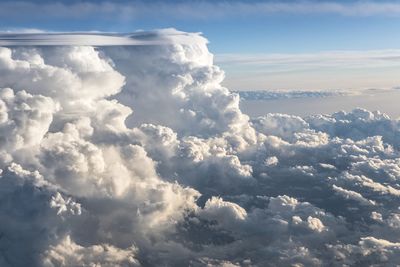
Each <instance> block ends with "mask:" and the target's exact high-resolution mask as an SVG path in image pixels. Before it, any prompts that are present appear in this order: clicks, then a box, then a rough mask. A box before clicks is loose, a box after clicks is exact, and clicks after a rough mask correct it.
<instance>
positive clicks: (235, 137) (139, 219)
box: [0, 30, 400, 266]
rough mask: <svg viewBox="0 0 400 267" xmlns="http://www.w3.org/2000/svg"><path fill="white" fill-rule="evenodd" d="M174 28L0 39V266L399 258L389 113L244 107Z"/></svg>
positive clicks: (395, 149)
mask: <svg viewBox="0 0 400 267" xmlns="http://www.w3.org/2000/svg"><path fill="white" fill-rule="evenodd" d="M171 31H172V30H169V31H167V32H162V31H161V32H159V33H158V34H159V35H166V36H165V38H164V37H163V38H164V39H168V38H170V37H168V34H170V33H171ZM177 34H178V35H179V33H177ZM144 35H145V34H144ZM172 35H173V36H174V33H173V32H172ZM184 35H185V36H186V37H185V38H189V39H190V38H193V39H192V40H191V41H190V42H188V43H181V42H180V41H179V40H176V42H175V43H173V44H169V45H162V46H112V47H111V46H109V47H92V46H63V47H61V46H60V47H59V46H55V47H45V46H37V47H32V46H29V47H23V46H18V47H12V48H2V49H0V78H1V79H0V88H5V89H2V90H1V93H0V132H1V137H0V146H1V148H2V153H1V157H0V166H1V169H2V172H1V178H0V217H1V218H2V220H0V265H2V266H26V265H32V266H70V265H76V264H83V265H87V266H91V265H99V266H140V265H142V266H160V265H161V266H162V265H166V266H188V265H192V266H206V265H207V264H209V265H214V266H268V265H274V266H276V265H285V266H286V265H287V266H290V265H297V266H301V265H303V266H322V265H329V264H332V263H335V264H336V263H337V264H338V265H344V264H350V265H355V264H358V263H360V255H364V256H365V257H366V260H365V262H368V264H377V265H379V264H386V263H387V264H389V265H390V264H391V263H394V262H396V261H397V260H398V256H397V255H398V249H397V247H398V244H397V243H396V240H398V238H400V230H399V229H400V223H399V222H400V219H399V218H400V216H399V211H398V204H397V203H398V198H399V196H400V193H399V192H400V187H399V184H398V179H399V177H400V171H399V168H398V163H399V160H400V151H399V147H400V141H399V139H398V136H399V129H400V128H399V121H398V120H393V119H391V118H390V117H388V116H387V115H385V114H382V113H380V112H369V111H367V110H362V109H356V110H354V111H352V112H350V113H345V112H338V113H335V114H332V115H316V116H311V117H305V118H301V117H297V116H290V115H285V114H267V115H265V116H263V117H259V118H251V119H250V118H249V117H248V116H246V115H244V114H243V113H242V112H241V110H240V109H239V98H238V96H237V95H236V94H232V93H231V92H230V91H229V90H228V89H227V88H224V87H223V86H221V81H222V80H223V78H224V73H223V71H222V70H221V69H220V68H218V67H217V66H215V65H214V63H213V55H212V54H210V53H209V51H208V49H207V46H206V44H207V41H206V40H205V39H204V38H199V37H198V35H192V34H184ZM174 38H175V37H171V40H175V39H174ZM10 88H11V89H10ZM21 244H24V245H23V246H21ZM365 262H363V260H361V264H362V263H365Z"/></svg>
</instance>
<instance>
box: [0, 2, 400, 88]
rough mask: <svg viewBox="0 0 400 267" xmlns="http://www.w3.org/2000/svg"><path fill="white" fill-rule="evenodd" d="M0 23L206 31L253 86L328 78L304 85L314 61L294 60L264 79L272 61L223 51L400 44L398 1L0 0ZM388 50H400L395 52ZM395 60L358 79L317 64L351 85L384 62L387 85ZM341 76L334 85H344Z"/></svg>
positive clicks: (231, 71)
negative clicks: (280, 73)
mask: <svg viewBox="0 0 400 267" xmlns="http://www.w3.org/2000/svg"><path fill="white" fill-rule="evenodd" d="M0 25H2V29H3V30H17V29H41V30H51V31H89V30H97V31H115V32H131V31H135V30H138V29H143V30H149V29H155V28H166V27H174V28H177V29H179V30H183V31H194V32H203V33H204V35H205V36H206V37H207V38H208V39H209V41H210V46H209V47H210V50H211V51H212V52H213V53H215V54H216V55H217V59H220V60H219V64H220V65H221V66H222V67H224V68H225V69H226V70H227V83H228V84H229V85H230V86H235V87H237V88H238V89H246V88H247V87H250V86H251V87H253V89H254V87H257V88H256V89H266V88H275V87H276V88H275V89H278V88H281V87H282V88H286V89H289V88H291V87H296V84H301V86H298V87H301V88H303V87H310V88H311V87H312V88H311V89H318V88H321V89H323V88H326V87H328V86H329V85H330V84H329V83H328V81H327V82H325V83H320V84H319V85H318V84H317V85H310V86H308V85H307V84H306V83H304V81H305V80H309V79H312V77H313V76H312V71H313V69H312V68H311V69H310V68H308V69H307V68H306V69H305V68H304V66H299V68H298V69H297V70H296V71H297V72H296V75H293V71H292V72H291V73H289V74H288V76H286V78H284V79H283V81H284V80H288V77H289V78H290V77H291V78H290V79H294V81H293V83H292V82H291V83H287V84H285V83H281V82H278V83H277V84H280V85H279V86H278V85H269V83H271V82H273V81H274V80H273V79H272V80H268V79H266V78H265V77H266V76H268V74H265V75H264V76H263V75H262V71H261V70H262V69H263V68H262V67H264V68H267V67H274V66H271V65H263V66H262V67H260V64H250V63H249V62H247V64H246V65H240V64H239V63H238V62H236V64H227V63H226V62H225V61H223V60H222V59H224V58H226V55H227V54H229V55H230V56H231V55H232V54H234V55H236V57H240V56H245V57H246V58H247V59H248V58H249V55H253V57H252V58H254V55H258V58H263V57H268V56H269V55H270V54H284V55H286V54H293V55H295V56H297V55H304V54H307V55H309V54H312V53H314V54H318V53H321V52H327V51H357V52H358V53H359V52H360V51H361V52H362V51H364V52H365V53H367V52H368V51H371V50H373V51H377V50H378V51H383V50H385V51H386V50H397V49H400V34H398V31H399V29H400V2H399V1H338V0H336V1H335V0H332V1H284V0H276V1H244V0H242V1H240V0H234V1H218V0H217V1H215V0H214V1H211V0H209V1H79V0H75V1H74V0H72V1H57V0H56V1H43V0H39V1H23V2H22V1H21V2H20V1H0ZM220 55H222V56H221V57H219V56H220ZM346 55H347V54H346ZM393 57H397V52H396V53H394V55H393ZM393 57H390V58H391V59H392V58H393ZM333 61H334V60H333ZM388 61H389V60H388ZM298 64H299V63H297V65H298ZM349 64H350V63H349ZM351 64H353V65H354V62H351ZM351 64H350V65H351ZM372 64H374V63H373V62H372ZM239 65H240V66H239ZM356 65H357V64H356ZM399 65H400V64H394V66H393V62H390V64H388V66H386V65H385V66H383V67H380V68H379V69H378V70H376V69H374V70H373V71H374V73H372V70H371V68H368V69H369V70H368V69H367V70H365V69H363V66H362V65H361V64H358V65H357V68H355V69H354V68H352V69H351V71H350V73H351V72H355V76H354V77H358V78H357V79H360V82H359V83H358V84H357V83H355V82H354V80H351V78H350V77H349V75H348V73H349V71H348V68H346V66H344V68H341V66H335V67H334V68H332V67H326V68H323V69H322V70H321V68H317V70H318V72H321V71H322V73H320V75H322V76H324V75H328V76H329V75H330V76H329V77H330V79H328V80H337V79H336V78H335V77H336V76H334V75H339V74H340V73H342V72H344V73H342V74H340V75H342V76H340V75H339V76H340V77H343V78H344V79H346V81H347V79H349V83H348V84H349V86H348V87H349V88H353V87H354V88H361V87H376V86H380V85H379V84H380V83H381V82H382V78H381V77H380V78H379V79H375V80H374V81H371V82H370V83H368V81H367V83H365V81H362V80H365V79H364V78H362V77H363V75H362V73H364V75H365V77H372V76H374V75H372V74H376V73H380V72H383V71H385V70H386V69H385V68H389V69H390V70H388V73H392V74H387V77H386V78H384V79H383V80H384V82H383V83H381V86H383V87H390V86H395V85H396V84H400V81H399V80H398V79H396V76H393V75H394V74H393V73H397V72H396V71H399ZM235 66H236V67H235ZM287 67H290V66H289V65H288V66H287ZM343 69H345V70H346V71H343ZM260 71H261V74H260ZM304 72H307V73H304ZM314 72H315V68H314ZM360 72H361V74H360ZM370 72H371V73H370ZM344 74H346V75H345V76H346V77H345V76H343V75H344ZM356 74H357V75H358V76H357V75H356ZM243 75H250V76H246V79H248V80H249V79H251V78H254V79H256V81H254V80H252V83H251V85H250V84H246V83H243V79H241V78H240V76H243ZM371 75H372V76H371ZM375 76H376V75H375ZM378 76H379V75H378ZM340 77H339V78H340ZM360 77H361V78H360ZM346 81H344V82H343V83H339V84H333V85H332V87H335V88H336V87H346V84H347V82H346ZM350 82H351V83H350ZM265 84H268V85H265Z"/></svg>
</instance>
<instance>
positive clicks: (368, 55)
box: [216, 49, 400, 70]
mask: <svg viewBox="0 0 400 267" xmlns="http://www.w3.org/2000/svg"><path fill="white" fill-rule="evenodd" d="M399 59H400V50H398V49H388V50H369V51H327V52H319V53H304V54H219V55H216V64H217V65H222V66H224V67H229V68H238V67H243V68H246V69H252V68H257V69H264V67H265V68H273V69H275V70H278V69H280V70H282V68H286V67H287V68H290V69H293V68H295V69H299V68H301V69H303V68H315V67H340V68H360V67H361V68H377V67H394V66H399V65H400V61H399Z"/></svg>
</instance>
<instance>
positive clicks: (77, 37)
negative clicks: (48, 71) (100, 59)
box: [0, 28, 207, 46]
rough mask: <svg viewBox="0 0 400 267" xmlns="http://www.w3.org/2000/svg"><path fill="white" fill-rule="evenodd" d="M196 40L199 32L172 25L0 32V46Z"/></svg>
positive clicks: (128, 43)
mask: <svg viewBox="0 0 400 267" xmlns="http://www.w3.org/2000/svg"><path fill="white" fill-rule="evenodd" d="M198 42H207V40H206V39H205V38H203V37H202V36H201V34H200V33H186V32H181V31H178V30H175V29H172V28H170V29H161V30H154V31H137V32H133V33H105V32H37V31H33V32H4V33H0V46H57V45H75V46H79V45H88V46H131V45H132V46H133V45H165V44H193V43H198Z"/></svg>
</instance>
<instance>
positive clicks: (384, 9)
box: [0, 1, 400, 21]
mask: <svg viewBox="0 0 400 267" xmlns="http://www.w3.org/2000/svg"><path fill="white" fill-rule="evenodd" d="M43 14H45V16H43ZM154 14H157V18H159V17H173V18H176V19H210V18H214V19H218V18H223V17H231V16H252V15H273V14H335V15H342V16H399V15H400V3H399V2H395V1H386V2H381V1H349V2H335V1H294V2H289V3H288V2H285V1H271V2H252V3H249V2H246V1H231V2H229V1H186V2H175V3H171V2H163V1H129V2H125V1H123V2H120V1H119V2H113V1H101V2H93V1H79V2H68V1H51V2H45V3H43V2H41V3H38V2H35V1H5V2H1V3H0V16H1V17H2V18H3V19H4V18H14V19H15V18H21V19H24V20H26V19H35V20H38V19H39V20H44V19H46V18H60V19H66V18H71V19H80V18H87V17H96V18H98V19H105V20H107V19H110V20H111V19H112V20H128V21H129V20H135V19H139V18H143V17H148V16H151V15H154Z"/></svg>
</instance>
